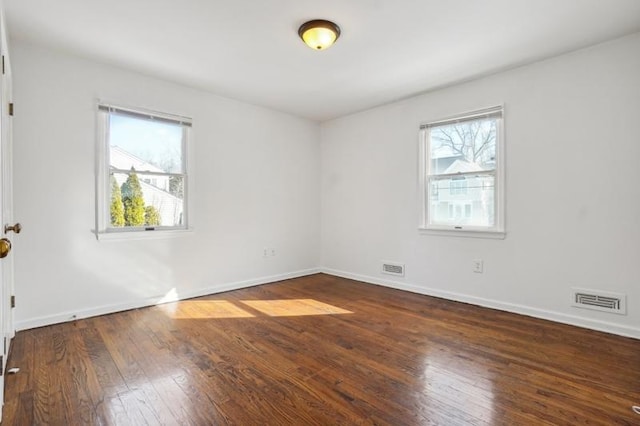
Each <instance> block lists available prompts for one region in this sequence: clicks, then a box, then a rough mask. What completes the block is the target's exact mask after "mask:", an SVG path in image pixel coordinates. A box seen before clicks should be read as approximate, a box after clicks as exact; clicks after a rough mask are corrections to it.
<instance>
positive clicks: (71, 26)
mask: <svg viewBox="0 0 640 426" xmlns="http://www.w3.org/2000/svg"><path fill="white" fill-rule="evenodd" d="M4 6H5V13H6V19H7V26H8V29H9V34H10V37H11V39H13V40H22V41H27V42H30V43H36V44H41V45H45V46H48V47H52V48H55V49H59V50H63V51H68V52H71V53H74V54H77V55H81V56H85V57H88V58H92V59H94V60H97V61H100V62H105V63H109V64H114V65H117V66H121V67H123V68H128V69H132V70H135V71H139V72H142V73H145V74H148V75H153V76H157V77H160V78H163V79H166V80H170V81H175V82H178V83H181V84H185V85H188V86H192V87H197V88H201V89H206V90H209V91H211V92H213V93H216V94H219V95H223V96H226V97H230V98H234V99H238V100H241V101H245V102H249V103H252V104H257V105H262V106H266V107H269V108H273V109H276V110H280V111H284V112H288V113H291V114H294V115H298V116H302V117H307V118H310V119H313V120H318V121H323V120H327V119H331V118H335V117H339V116H342V115H346V114H349V113H353V112H356V111H360V110H363V109H367V108H371V107H373V106H376V105H380V104H384V103H387V102H391V101H394V100H397V99H401V98H404V97H407V96H411V95H414V94H417V93H421V92H425V91H429V90H432V89H434V88H437V87H442V86H445V85H449V84H452V83H455V82H459V81H463V80H468V79H471V78H474V77H477V76H479V75H485V74H488V73H491V72H495V71H498V70H502V69H506V68H510V67H514V66H517V65H521V64H525V63H528V62H532V61H535V60H539V59H541V58H545V57H550V56H554V55H557V54H559V53H563V52H567V51H571V50H575V49H577V48H580V47H584V46H589V45H592V44H596V43H598V42H602V41H605V40H609V39H613V38H616V37H620V36H623V35H626V34H631V33H634V32H638V31H640V1H639V0H438V1H436V0H323V1H318V0H315V1H311V0H226V1H223V0H180V1H177V0H103V1H96V0H58V1H52V0H4ZM318 18H322V19H330V20H333V21H334V22H336V23H337V24H338V25H340V27H341V29H342V35H341V37H340V39H339V40H338V42H337V44H336V45H335V46H333V47H332V48H330V49H328V50H325V51H321V52H317V51H313V50H311V49H309V48H308V47H306V46H305V45H304V44H303V43H302V41H301V40H300V39H299V38H298V35H297V29H298V27H299V26H300V24H302V23H303V22H305V21H307V20H310V19H318ZM639 54H640V53H639Z"/></svg>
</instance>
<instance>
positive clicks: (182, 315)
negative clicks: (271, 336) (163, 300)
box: [163, 300, 254, 319]
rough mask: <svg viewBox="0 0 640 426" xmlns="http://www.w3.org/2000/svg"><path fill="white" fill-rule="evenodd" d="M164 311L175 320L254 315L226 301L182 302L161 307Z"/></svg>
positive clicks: (249, 316) (248, 316)
mask: <svg viewBox="0 0 640 426" xmlns="http://www.w3.org/2000/svg"><path fill="white" fill-rule="evenodd" d="M163 308H165V311H166V312H167V313H168V314H169V316H171V318H175V319H203V318H214V319H215V318H251V317H253V316H254V315H253V314H251V313H249V312H247V311H245V310H244V309H242V308H240V307H239V306H236V305H235V304H233V303H231V302H228V301H226V300H183V301H182V302H179V303H176V304H175V305H174V304H171V305H163Z"/></svg>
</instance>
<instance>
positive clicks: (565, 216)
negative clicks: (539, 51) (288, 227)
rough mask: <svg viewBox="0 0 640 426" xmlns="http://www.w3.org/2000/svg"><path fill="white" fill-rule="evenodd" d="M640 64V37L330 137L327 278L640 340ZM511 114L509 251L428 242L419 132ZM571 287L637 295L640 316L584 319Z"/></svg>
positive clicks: (379, 115) (381, 111)
mask: <svg viewBox="0 0 640 426" xmlns="http://www.w3.org/2000/svg"><path fill="white" fill-rule="evenodd" d="M639 52H640V34H636V35H633V36H629V37H626V38H623V39H619V40H616V41H614V42H610V43H608V44H604V45H599V46H595V47H592V48H589V49H586V50H582V51H578V52H574V53H573V54H569V55H564V56H561V57H557V58H554V59H551V60H547V61H544V62H539V63H535V64H532V65H529V66H525V67H522V68H518V69H515V70H511V71H507V72H503V73H500V74H496V75H493V76H490V77H487V78H483V79H480V80H476V81H472V82H468V83H465V84H460V85H457V86H453V87H449V88H445V89H442V90H438V91H435V92H431V93H428V94H424V95H421V96H418V97H415V98H412V99H408V100H405V101H402V102H397V103H394V104H390V105H387V106H383V107H379V108H375V109H372V110H369V111H366V112H362V113H359V114H356V115H352V116H348V117H344V118H341V119H336V120H334V121H330V122H326V123H324V124H323V125H322V165H321V168H322V248H323V250H322V265H323V267H325V269H326V270H327V271H329V272H332V273H334V274H338V275H343V276H348V277H353V278H357V279H362V280H364V281H369V282H374V283H380V284H386V285H390V286H394V287H398V288H405V289H409V290H412V291H416V292H420V293H427V294H434V295H439V296H445V297H449V298H452V299H457V300H462V301H468V302H472V303H478V304H481V305H486V306H492V307H497V308H500V309H505V310H511V311H515V312H520V313H525V314H529V315H533V316H539V317H545V318H550V319H555V320H557V321H561V322H568V323H573V324H578V325H583V326H587V327H592V328H596V329H602V330H607V331H611V332H615V333H620V334H625V335H629V336H635V337H638V338H640V272H639V271H640V268H639V267H638V264H639V262H640V190H639V187H638V183H639V182H640V139H639V135H640V53H639ZM434 66H437V64H434ZM501 103H504V104H505V133H506V151H507V152H506V166H507V168H506V173H507V190H506V220H507V237H506V239H505V240H489V239H477V238H462V237H441V236H430V235H420V234H419V233H418V230H417V227H418V212H419V206H418V203H417V202H418V194H417V165H418V159H417V146H418V126H419V124H420V123H424V122H427V121H430V120H434V119H439V118H443V117H447V116H451V115H455V114H458V113H461V112H466V111H470V110H475V109H479V108H484V107H488V106H492V105H496V104H501ZM472 259H484V262H485V263H484V266H485V272H484V273H483V274H476V273H473V272H472V270H471V262H472ZM382 260H388V261H400V262H403V263H406V277H405V278H403V279H402V278H401V279H390V278H391V277H389V276H385V275H382V274H381V273H380V272H379V271H380V264H381V261H382ZM572 286H579V287H586V288H592V289H600V290H606V291H613V292H619V293H624V294H626V295H627V296H628V314H627V315H626V316H621V315H615V314H610V313H603V312H595V311H588V310H584V309H578V308H572V307H571V306H570V289H571V287H572Z"/></svg>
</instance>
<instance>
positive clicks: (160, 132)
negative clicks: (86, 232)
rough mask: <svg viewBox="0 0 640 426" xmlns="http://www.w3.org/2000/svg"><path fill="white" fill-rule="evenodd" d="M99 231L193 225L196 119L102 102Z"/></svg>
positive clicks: (153, 229) (159, 228)
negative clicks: (191, 138)
mask: <svg viewBox="0 0 640 426" xmlns="http://www.w3.org/2000/svg"><path fill="white" fill-rule="evenodd" d="M98 108H99V115H100V117H99V118H100V120H101V132H100V133H101V135H100V136H101V139H102V140H101V143H100V147H99V155H100V156H101V158H99V160H98V161H99V168H100V169H101V171H100V173H99V180H101V182H99V183H98V189H99V196H98V212H99V214H98V219H97V222H98V224H97V225H98V226H97V228H98V229H99V233H104V232H108V233H112V232H126V231H159V230H181V229H187V225H188V224H187V217H188V216H187V205H188V204H187V194H188V191H187V183H188V179H187V161H186V159H187V145H188V144H187V142H188V135H189V130H190V127H191V122H190V120H188V119H185V118H183V117H177V116H170V115H167V114H161V113H149V112H145V111H142V110H134V109H128V108H127V109H125V108H119V107H113V106H108V105H99V107H98Z"/></svg>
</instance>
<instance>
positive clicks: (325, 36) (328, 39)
mask: <svg viewBox="0 0 640 426" xmlns="http://www.w3.org/2000/svg"><path fill="white" fill-rule="evenodd" d="M298 34H299V35H300V38H302V40H303V41H304V42H305V43H306V45H307V46H309V47H310V48H312V49H314V50H324V49H326V48H328V47H331V46H332V45H333V43H335V41H336V40H337V39H338V37H339V36H340V28H339V27H338V26H337V25H336V24H334V23H333V22H331V21H325V20H320V19H318V20H315V21H309V22H306V23H304V24H302V26H301V27H300V29H299V30H298Z"/></svg>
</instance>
